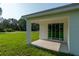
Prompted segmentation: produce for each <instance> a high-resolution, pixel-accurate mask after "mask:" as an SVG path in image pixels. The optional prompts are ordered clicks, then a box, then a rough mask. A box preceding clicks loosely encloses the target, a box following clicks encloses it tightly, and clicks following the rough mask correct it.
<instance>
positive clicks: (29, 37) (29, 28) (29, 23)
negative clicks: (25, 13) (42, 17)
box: [26, 20, 31, 47]
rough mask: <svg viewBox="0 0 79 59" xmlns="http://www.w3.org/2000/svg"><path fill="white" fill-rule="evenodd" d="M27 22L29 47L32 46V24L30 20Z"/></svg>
mask: <svg viewBox="0 0 79 59" xmlns="http://www.w3.org/2000/svg"><path fill="white" fill-rule="evenodd" d="M26 21H27V24H26V25H27V27H26V28H27V31H26V33H27V45H28V47H29V46H30V44H31V22H30V20H26Z"/></svg>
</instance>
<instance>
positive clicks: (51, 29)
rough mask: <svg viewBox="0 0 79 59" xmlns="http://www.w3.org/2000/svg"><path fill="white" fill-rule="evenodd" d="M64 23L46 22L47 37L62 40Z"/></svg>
mask: <svg viewBox="0 0 79 59" xmlns="http://www.w3.org/2000/svg"><path fill="white" fill-rule="evenodd" d="M63 25H64V24H63V23H56V24H48V39H52V40H61V41H63V40H64V28H63V27H64V26H63Z"/></svg>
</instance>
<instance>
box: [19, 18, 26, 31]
mask: <svg viewBox="0 0 79 59" xmlns="http://www.w3.org/2000/svg"><path fill="white" fill-rule="evenodd" d="M18 25H19V27H20V30H22V31H26V20H25V19H22V18H20V19H19V21H18Z"/></svg>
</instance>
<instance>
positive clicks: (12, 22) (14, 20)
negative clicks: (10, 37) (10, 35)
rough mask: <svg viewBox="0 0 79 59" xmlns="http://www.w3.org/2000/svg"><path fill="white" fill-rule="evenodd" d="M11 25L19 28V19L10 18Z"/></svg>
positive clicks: (13, 27)
mask: <svg viewBox="0 0 79 59" xmlns="http://www.w3.org/2000/svg"><path fill="white" fill-rule="evenodd" d="M8 20H9V25H10V28H12V29H13V30H18V25H17V24H18V21H17V20H16V19H14V18H9V19H8Z"/></svg>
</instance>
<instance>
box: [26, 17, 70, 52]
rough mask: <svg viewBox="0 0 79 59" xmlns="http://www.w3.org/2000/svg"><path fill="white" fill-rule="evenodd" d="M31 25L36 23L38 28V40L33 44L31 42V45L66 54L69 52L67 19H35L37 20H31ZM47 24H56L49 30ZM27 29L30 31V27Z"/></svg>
mask: <svg viewBox="0 0 79 59" xmlns="http://www.w3.org/2000/svg"><path fill="white" fill-rule="evenodd" d="M31 23H38V24H39V27H40V28H39V39H38V40H36V41H34V42H31V44H33V45H35V46H37V47H42V48H45V49H49V50H54V51H60V52H66V53H68V52H69V49H68V44H69V43H68V17H56V18H52V19H40V20H38V19H37V20H31ZM49 24H54V25H55V24H56V25H55V27H54V28H53V27H52V26H51V27H50V29H49ZM57 24H58V25H57ZM61 24H63V26H60V25H61ZM28 28H30V29H31V27H28ZM53 29H54V30H53ZM28 31H29V30H28ZM61 32H62V33H61ZM27 33H28V32H27ZM28 34H29V33H28ZM28 37H31V36H28ZM30 39H32V38H30ZM28 42H30V40H28Z"/></svg>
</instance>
